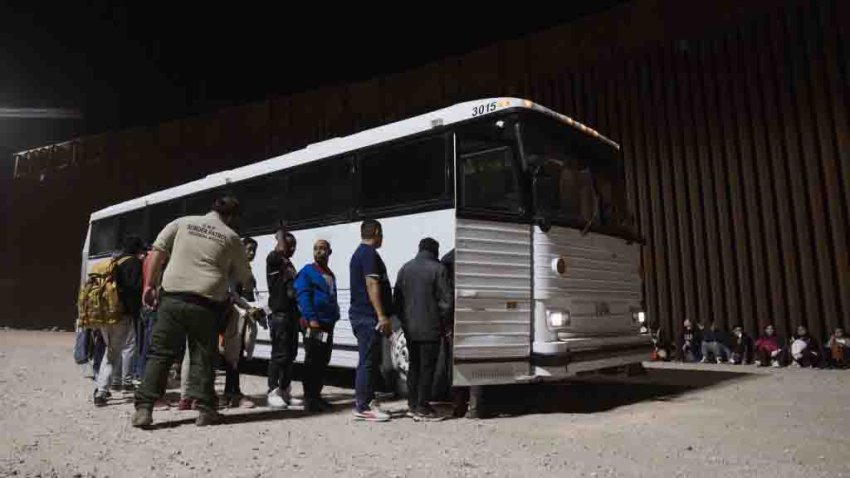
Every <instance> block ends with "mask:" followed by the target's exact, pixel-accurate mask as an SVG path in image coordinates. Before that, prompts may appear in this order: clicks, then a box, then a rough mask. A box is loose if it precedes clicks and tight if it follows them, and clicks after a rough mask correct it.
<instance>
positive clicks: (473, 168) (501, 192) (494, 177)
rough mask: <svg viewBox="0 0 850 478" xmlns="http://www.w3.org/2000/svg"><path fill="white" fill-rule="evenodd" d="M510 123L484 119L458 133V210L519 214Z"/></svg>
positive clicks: (520, 194) (520, 198)
mask: <svg viewBox="0 0 850 478" xmlns="http://www.w3.org/2000/svg"><path fill="white" fill-rule="evenodd" d="M515 145H516V139H515V134H514V130H513V120H512V119H510V118H501V119H499V118H495V119H492V118H491V119H487V120H484V121H480V122H477V123H472V124H470V125H466V126H463V127H461V128H460V129H459V130H458V131H457V151H458V168H459V169H460V185H459V186H460V196H461V197H460V201H458V203H459V207H460V208H462V209H466V210H478V211H485V212H497V213H506V214H519V213H521V211H522V205H523V192H522V189H521V188H520V186H519V181H518V180H517V166H516V164H515V162H516V158H515V153H514V146H515Z"/></svg>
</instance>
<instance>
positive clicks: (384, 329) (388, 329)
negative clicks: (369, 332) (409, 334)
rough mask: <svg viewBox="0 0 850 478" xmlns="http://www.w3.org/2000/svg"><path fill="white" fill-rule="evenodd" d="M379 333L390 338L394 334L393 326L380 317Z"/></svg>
mask: <svg viewBox="0 0 850 478" xmlns="http://www.w3.org/2000/svg"><path fill="white" fill-rule="evenodd" d="M378 332H380V333H382V334H384V335H386V336H389V335H391V334H392V333H393V324H392V322H390V319H388V318H386V317H378Z"/></svg>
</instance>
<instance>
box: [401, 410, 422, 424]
mask: <svg viewBox="0 0 850 478" xmlns="http://www.w3.org/2000/svg"><path fill="white" fill-rule="evenodd" d="M404 416H406V417H407V418H412V419H413V421H414V422H418V421H419V420H421V418H422V417H421V416H420V415H419V412H417V411H416V410H413V409H408V410H407V413H405V414H404Z"/></svg>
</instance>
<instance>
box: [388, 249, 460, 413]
mask: <svg viewBox="0 0 850 478" xmlns="http://www.w3.org/2000/svg"><path fill="white" fill-rule="evenodd" d="M439 249H440V245H439V243H438V242H437V241H435V240H434V239H432V238H430V237H426V238H425V239H422V240H421V241H420V242H419V253H418V254H417V255H416V257H415V258H414V259H413V260H412V261H410V262H408V263H406V264H405V265H404V266H402V268H401V270H400V271H399V273H398V279H397V280H396V285H395V293H394V301H395V310H396V311H397V313H398V315H399V319H400V320H401V324H402V329H403V330H404V334H405V337H406V338H407V348H408V355H409V356H410V367H409V370H408V372H407V393H408V405H409V408H410V409H409V411H408V415H409V416H411V417H412V418H414V419H415V420H422V419H435V418H437V415H436V413H435V411H434V409H433V408H432V407H431V405H430V404H429V403H428V400H429V398H430V395H431V386H432V383H433V379H434V370H435V367H436V365H437V358H438V355H439V352H440V342H439V341H440V338H441V337H442V336H443V335H444V334H445V330H446V324H447V319H448V317H447V316H448V313H449V310H450V308H451V295H450V294H451V292H450V289H449V284H448V279H447V274H446V268H445V267H443V265H442V264H441V263H440V261H439V260H438V259H437V258H438V257H439Z"/></svg>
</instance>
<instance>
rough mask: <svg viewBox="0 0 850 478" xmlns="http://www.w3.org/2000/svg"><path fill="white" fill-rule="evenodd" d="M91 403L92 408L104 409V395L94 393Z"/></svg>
mask: <svg viewBox="0 0 850 478" xmlns="http://www.w3.org/2000/svg"><path fill="white" fill-rule="evenodd" d="M93 401H94V406H96V407H105V406H106V393H100V392H98V391H95V392H94V398H93Z"/></svg>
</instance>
